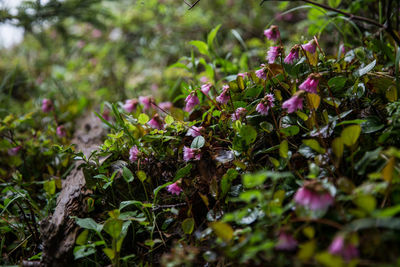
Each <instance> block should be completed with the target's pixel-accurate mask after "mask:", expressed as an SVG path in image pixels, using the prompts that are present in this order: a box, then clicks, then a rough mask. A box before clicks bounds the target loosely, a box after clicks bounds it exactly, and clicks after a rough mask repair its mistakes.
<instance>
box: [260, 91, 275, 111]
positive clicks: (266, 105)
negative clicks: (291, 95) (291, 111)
mask: <svg viewBox="0 0 400 267" xmlns="http://www.w3.org/2000/svg"><path fill="white" fill-rule="evenodd" d="M274 101H275V97H274V95H273V94H267V95H266V96H265V97H264V99H263V100H261V102H260V103H259V104H258V105H257V107H256V111H257V112H258V113H260V114H261V115H268V111H269V109H270V108H272V107H273V106H275V104H274Z"/></svg>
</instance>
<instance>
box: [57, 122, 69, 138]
mask: <svg viewBox="0 0 400 267" xmlns="http://www.w3.org/2000/svg"><path fill="white" fill-rule="evenodd" d="M56 133H57V135H58V136H59V137H66V136H67V131H66V130H65V127H64V125H60V126H58V127H57V129H56Z"/></svg>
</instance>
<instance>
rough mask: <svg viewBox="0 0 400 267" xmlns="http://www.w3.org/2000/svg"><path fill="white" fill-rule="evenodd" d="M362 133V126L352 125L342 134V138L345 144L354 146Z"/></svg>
mask: <svg viewBox="0 0 400 267" xmlns="http://www.w3.org/2000/svg"><path fill="white" fill-rule="evenodd" d="M360 133H361V126H360V125H352V126H348V127H346V128H345V129H344V130H343V131H342V134H341V138H342V141H343V143H344V144H345V145H346V146H353V145H355V144H356V142H357V140H358V137H359V136H360Z"/></svg>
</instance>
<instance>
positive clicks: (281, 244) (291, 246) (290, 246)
mask: <svg viewBox="0 0 400 267" xmlns="http://www.w3.org/2000/svg"><path fill="white" fill-rule="evenodd" d="M296 247H297V241H296V240H295V239H294V238H293V236H291V235H290V234H288V233H286V232H281V233H280V234H279V237H278V242H277V243H276V245H275V249H277V250H285V251H292V250H295V249H296Z"/></svg>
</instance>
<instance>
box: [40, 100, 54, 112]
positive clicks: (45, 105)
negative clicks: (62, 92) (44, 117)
mask: <svg viewBox="0 0 400 267" xmlns="http://www.w3.org/2000/svg"><path fill="white" fill-rule="evenodd" d="M52 110H53V102H51V100H50V99H47V98H45V99H43V100H42V111H43V112H46V113H47V112H50V111H52Z"/></svg>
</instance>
